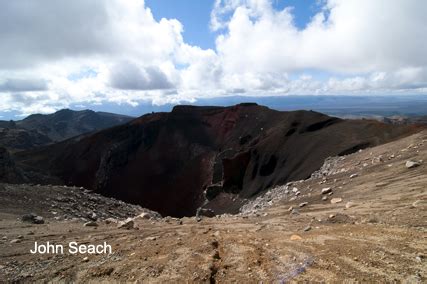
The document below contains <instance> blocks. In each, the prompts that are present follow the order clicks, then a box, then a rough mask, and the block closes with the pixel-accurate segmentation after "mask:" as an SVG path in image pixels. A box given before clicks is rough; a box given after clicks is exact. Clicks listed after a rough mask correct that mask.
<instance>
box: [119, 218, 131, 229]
mask: <svg viewBox="0 0 427 284" xmlns="http://www.w3.org/2000/svg"><path fill="white" fill-rule="evenodd" d="M134 226H135V223H134V221H133V219H132V218H127V219H126V220H124V221H121V222H120V223H119V224H118V225H117V228H119V229H126V230H130V229H133V228H134Z"/></svg>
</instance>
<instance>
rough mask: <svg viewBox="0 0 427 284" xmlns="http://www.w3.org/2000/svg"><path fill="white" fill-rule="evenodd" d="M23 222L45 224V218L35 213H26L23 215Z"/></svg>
mask: <svg viewBox="0 0 427 284" xmlns="http://www.w3.org/2000/svg"><path fill="white" fill-rule="evenodd" d="M21 220H22V222H27V223H32V224H44V219H43V217H41V216H37V215H36V214H34V213H30V214H25V215H23V216H22V217H21Z"/></svg>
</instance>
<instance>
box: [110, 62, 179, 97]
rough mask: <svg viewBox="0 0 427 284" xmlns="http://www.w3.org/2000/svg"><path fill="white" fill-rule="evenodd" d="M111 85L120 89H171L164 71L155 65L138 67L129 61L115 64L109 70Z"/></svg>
mask: <svg viewBox="0 0 427 284" xmlns="http://www.w3.org/2000/svg"><path fill="white" fill-rule="evenodd" d="M111 85H112V87H113V88H116V89H121V90H162V89H171V88H173V85H172V83H171V82H169V80H168V78H167V77H166V75H165V73H163V71H162V70H160V69H159V68H157V67H154V66H149V67H146V68H144V69H141V68H139V67H138V66H137V65H136V64H133V63H131V62H122V63H120V64H118V65H116V66H115V67H114V68H113V70H112V72H111Z"/></svg>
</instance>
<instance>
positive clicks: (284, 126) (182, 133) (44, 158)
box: [15, 104, 414, 217]
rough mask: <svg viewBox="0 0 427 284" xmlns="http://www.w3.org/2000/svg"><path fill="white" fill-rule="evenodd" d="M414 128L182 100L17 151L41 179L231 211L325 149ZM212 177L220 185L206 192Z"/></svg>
mask: <svg viewBox="0 0 427 284" xmlns="http://www.w3.org/2000/svg"><path fill="white" fill-rule="evenodd" d="M412 132H414V129H412V128H410V127H408V126H392V125H385V124H382V123H379V122H376V121H370V120H359V121H357V120H342V119H338V118H332V117H329V116H326V115H323V114H320V113H316V112H312V111H295V112H280V111H275V110H271V109H269V108H267V107H263V106H258V105H256V104H240V105H236V106H232V107H194V106H177V107H175V108H174V109H173V111H172V112H170V113H155V114H147V115H144V116H142V117H140V118H138V119H135V120H133V121H131V122H129V123H127V124H125V125H121V126H117V127H114V128H110V129H107V130H104V131H100V132H98V133H95V134H93V135H91V136H88V137H85V138H83V139H81V140H79V141H75V140H67V141H65V142H61V143H58V144H54V145H51V146H47V147H44V148H41V149H37V150H31V151H27V152H21V153H17V154H16V155H15V159H16V161H17V163H18V164H19V165H20V166H21V167H22V168H23V169H24V170H25V172H27V175H30V176H31V178H32V179H33V180H37V182H44V183H47V182H52V181H55V182H59V183H65V184H67V185H77V186H84V187H86V188H90V189H93V190H95V191H96V192H99V193H101V194H104V195H106V196H113V197H116V198H119V199H122V200H125V201H127V202H131V203H137V204H140V205H142V206H143V207H146V208H149V209H152V210H156V211H158V212H160V213H161V214H162V215H170V216H178V217H180V216H190V215H194V214H195V213H196V210H197V208H198V207H200V206H202V205H203V204H205V207H207V208H211V209H213V210H214V211H215V213H224V212H230V213H233V212H235V211H236V210H238V208H239V206H240V204H241V200H243V199H245V198H249V197H252V196H254V195H257V194H258V193H260V192H261V191H263V190H265V189H267V188H269V187H271V186H274V185H278V184H283V183H286V182H287V181H290V180H299V179H304V178H307V177H309V176H310V175H311V173H312V172H314V171H315V170H317V169H318V168H320V166H321V165H322V164H323V161H324V159H325V158H327V157H329V156H336V155H344V154H349V153H352V152H355V151H357V150H359V149H362V148H366V147H369V146H374V145H377V144H380V143H384V142H388V141H390V140H392V139H395V138H398V137H400V136H403V135H406V134H410V133H412ZM211 184H216V185H217V186H216V189H217V192H215V193H214V194H213V195H212V196H210V201H209V202H207V201H206V198H205V194H204V192H205V190H206V188H207V187H208V186H209V185H211ZM206 202H207V204H206Z"/></svg>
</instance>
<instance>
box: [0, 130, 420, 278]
mask: <svg viewBox="0 0 427 284" xmlns="http://www.w3.org/2000/svg"><path fill="white" fill-rule="evenodd" d="M380 156H381V157H380ZM410 159H412V160H423V162H422V163H421V165H420V166H418V167H415V168H411V169H408V168H407V167H406V166H405V162H406V161H407V160H410ZM336 167H337V168H339V169H345V172H341V173H339V174H335V175H331V176H327V177H324V178H317V179H311V180H307V181H303V182H300V183H295V184H294V185H293V186H295V187H297V188H298V190H299V192H300V194H299V195H298V196H294V195H293V194H292V193H290V194H289V195H288V196H287V197H285V198H283V199H282V200H280V201H275V202H274V204H273V205H272V206H270V207H268V208H266V209H265V210H263V211H259V212H256V213H254V214H250V216H243V215H239V216H220V217H216V218H210V219H209V218H204V219H202V221H200V222H197V221H196V220H195V218H182V219H174V218H163V219H160V220H157V221H153V220H139V221H138V222H137V223H136V226H137V227H138V229H137V230H136V229H132V230H123V229H117V228H116V225H115V224H105V223H104V222H99V226H98V227H84V226H83V223H82V221H80V220H78V219H77V220H68V221H64V220H61V221H57V220H55V219H53V218H52V216H50V215H48V214H47V213H46V215H45V216H44V217H46V220H47V223H45V224H41V225H33V224H27V223H22V222H21V221H20V220H18V219H19V218H20V216H22V214H25V213H28V208H27V207H28V205H26V206H19V204H20V203H19V202H18V201H16V204H17V206H15V207H14V208H16V209H15V210H14V211H13V212H12V211H11V210H5V209H2V208H6V205H4V206H2V208H0V248H1V249H0V280H1V281H19V280H21V281H37V280H52V281H54V282H57V281H63V282H67V281H77V282H86V281H90V280H92V281H97V282H98V281H102V280H105V281H107V280H108V281H141V282H147V283H156V282H157V283H163V282H184V281H186V282H210V283H223V282H227V283H228V282H239V283H255V282H259V281H264V282H268V283H269V282H278V283H282V282H294V281H295V282H299V281H310V282H343V281H346V282H351V281H359V282H392V281H399V282H408V283H416V282H419V283H425V282H426V281H427V233H426V232H427V132H422V133H419V134H416V135H413V136H411V137H407V138H404V139H402V140H399V141H396V142H393V143H389V144H386V145H382V146H379V147H376V148H372V149H367V150H364V151H362V152H359V153H356V154H353V155H350V156H346V157H345V159H343V160H342V161H340V162H339V163H338V164H337V165H336ZM353 174H357V176H356V177H353V178H350V176H351V175H353ZM326 187H331V188H332V193H333V194H332V195H331V196H328V200H322V198H323V197H324V196H325V195H322V194H321V190H322V188H326ZM17 192H19V189H17ZM25 192H26V195H27V197H28V198H30V199H31V200H32V201H33V202H34V204H38V202H37V198H38V197H37V195H34V196H30V193H28V192H31V191H25ZM17 196H19V194H18V195H17ZM332 198H341V199H342V201H341V202H340V203H336V204H331V199H332ZM1 200H3V202H6V201H5V200H6V199H5V198H4V197H3V198H2V197H1V196H0V201H1ZM291 200H292V201H291ZM7 202H8V204H9V207H10V202H11V200H10V199H8V200H7ZM303 202H307V204H305V205H304V206H302V207H300V204H301V203H303ZM349 202H350V203H349ZM40 204H42V203H41V202H40ZM290 206H292V207H293V208H294V209H295V210H294V211H293V212H290V211H289V207H290ZM32 210H39V211H40V212H45V210H44V209H43V208H39V209H37V208H32ZM40 214H41V213H40ZM18 236H22V238H21V239H20V240H19V242H18V243H11V240H13V239H17V238H18ZM34 241H37V242H45V241H50V242H55V243H61V244H67V243H68V242H70V241H77V242H79V243H102V242H104V241H106V242H107V243H109V244H111V245H112V247H113V252H114V253H113V254H111V255H103V254H102V255H89V256H87V259H85V258H84V257H85V256H82V255H78V256H76V255H68V254H64V255H32V254H30V253H29V250H30V249H31V248H33V246H34Z"/></svg>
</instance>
